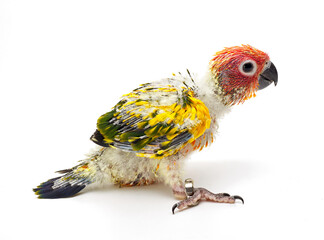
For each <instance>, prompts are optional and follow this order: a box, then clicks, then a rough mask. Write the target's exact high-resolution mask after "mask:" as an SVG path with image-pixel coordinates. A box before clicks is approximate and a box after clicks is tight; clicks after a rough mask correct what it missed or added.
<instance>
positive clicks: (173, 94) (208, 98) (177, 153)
mask: <svg viewBox="0 0 324 240" xmlns="http://www.w3.org/2000/svg"><path fill="white" fill-rule="evenodd" d="M272 82H273V83H274V84H275V85H277V82H278V74H277V70H276V68H275V66H274V64H273V63H272V62H271V61H270V59H269V56H268V55H267V54H266V53H264V52H262V51H260V50H258V49H256V48H254V47H252V46H249V45H242V46H234V47H229V48H225V49H224V50H222V51H219V52H216V54H215V55H214V56H213V58H212V59H211V60H210V62H209V68H208V71H207V73H206V74H205V76H204V77H202V78H201V79H194V78H193V76H192V75H191V74H190V72H189V71H187V73H186V74H185V75H182V74H179V75H174V76H173V77H170V78H166V79H162V80H160V81H156V82H151V83H145V84H142V85H140V87H138V88H136V89H134V90H133V91H132V92H130V93H128V94H125V95H123V96H122V98H121V100H120V101H119V102H118V103H117V104H116V105H115V106H114V107H113V109H112V110H111V111H110V112H108V113H106V114H103V115H102V116H101V117H99V119H98V121H97V130H96V131H95V132H94V134H93V135H92V136H91V138H90V139H91V140H92V141H93V142H94V143H96V144H97V145H99V146H98V147H97V149H95V150H94V151H92V152H91V153H90V154H89V155H88V156H87V157H86V158H85V159H84V160H82V161H81V162H80V164H78V165H77V166H75V167H72V168H71V169H66V170H61V171H58V173H60V174H63V175H62V176H60V177H56V178H53V179H50V180H48V181H46V182H44V183H42V184H41V185H39V186H38V187H37V188H35V189H33V190H34V191H35V193H36V194H37V195H38V196H39V198H63V197H70V196H73V195H75V194H76V193H78V192H80V191H81V190H82V189H84V188H85V187H86V186H88V185H90V184H94V183H99V184H106V183H114V184H117V185H119V186H139V185H147V184H152V183H157V182H163V183H165V184H166V185H168V186H170V187H171V189H172V191H173V194H174V196H175V197H176V198H178V199H181V200H182V201H180V202H178V203H177V204H175V205H174V206H173V208H172V212H174V210H175V209H176V208H178V209H179V210H181V209H185V208H187V207H190V206H194V205H196V204H198V203H199V202H200V201H201V200H209V201H214V202H224V203H234V202H235V200H236V199H240V200H242V202H243V199H242V198H241V197H240V196H231V195H229V194H227V193H218V194H214V193H211V192H209V191H208V190H206V189H204V188H193V186H192V185H191V188H190V187H189V188H187V187H185V183H184V181H183V179H182V171H181V169H182V167H183V162H184V161H183V160H185V159H186V158H188V156H189V155H190V153H192V152H193V151H195V150H202V149H203V148H204V147H206V146H208V145H209V144H211V143H212V142H213V139H214V137H215V132H216V131H217V129H218V121H219V119H220V118H221V117H222V116H223V115H224V114H225V113H227V112H228V111H229V110H230V108H231V106H233V105H235V104H238V103H243V102H244V101H245V100H247V99H249V98H251V97H254V96H255V92H256V91H257V90H260V89H263V88H265V87H267V86H268V85H270V84H271V83H272ZM187 184H188V183H187ZM189 184H190V182H189ZM188 189H191V190H190V194H189V190H188Z"/></svg>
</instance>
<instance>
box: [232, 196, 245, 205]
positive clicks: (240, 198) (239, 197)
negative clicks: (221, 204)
mask: <svg viewBox="0 0 324 240" xmlns="http://www.w3.org/2000/svg"><path fill="white" fill-rule="evenodd" d="M233 198H234V199H235V200H236V199H239V200H241V201H242V203H243V204H244V200H243V198H242V197H241V196H238V195H234V196H233Z"/></svg>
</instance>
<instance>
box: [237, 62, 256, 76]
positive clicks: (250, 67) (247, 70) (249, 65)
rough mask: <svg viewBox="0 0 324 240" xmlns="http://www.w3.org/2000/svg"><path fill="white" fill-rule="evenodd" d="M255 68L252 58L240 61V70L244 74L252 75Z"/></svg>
mask: <svg viewBox="0 0 324 240" xmlns="http://www.w3.org/2000/svg"><path fill="white" fill-rule="evenodd" d="M256 70H257V65H256V62H255V61H253V60H247V61H244V62H243V63H241V65H240V72H241V73H242V74H243V75H246V76H252V75H253V74H254V73H255V72H256Z"/></svg>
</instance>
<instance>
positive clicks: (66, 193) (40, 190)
mask: <svg viewBox="0 0 324 240" xmlns="http://www.w3.org/2000/svg"><path fill="white" fill-rule="evenodd" d="M60 178H64V177H57V178H52V179H49V180H48V181H46V182H44V183H42V184H41V185H39V186H38V187H37V188H34V189H33V191H34V192H35V193H36V195H38V198H51V199H53V198H66V197H71V196H73V195H75V194H77V193H78V192H80V191H81V190H82V189H83V188H85V186H86V183H85V182H84V181H80V182H77V183H76V184H71V183H70V182H69V181H65V182H63V183H62V184H60V185H59V186H57V187H55V186H54V183H55V181H57V180H59V179H60Z"/></svg>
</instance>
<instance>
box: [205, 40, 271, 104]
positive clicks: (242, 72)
mask: <svg viewBox="0 0 324 240" xmlns="http://www.w3.org/2000/svg"><path fill="white" fill-rule="evenodd" d="M268 62H269V56H268V55H267V54H266V53H264V52H262V51H260V50H258V49H256V48H254V47H252V46H249V45H242V46H235V47H230V48H225V49H224V50H222V51H219V52H217V53H216V54H215V56H214V58H213V59H212V60H211V61H210V64H209V66H210V71H211V72H212V73H213V75H214V76H215V84H216V93H217V94H218V95H220V96H221V97H222V98H223V99H224V100H223V101H224V103H225V104H226V105H234V104H236V103H243V102H244V101H245V100H247V99H249V98H251V97H253V96H255V92H256V91H257V90H258V78H259V75H260V73H261V72H262V70H263V69H264V68H265V66H266V64H267V63H268Z"/></svg>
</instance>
